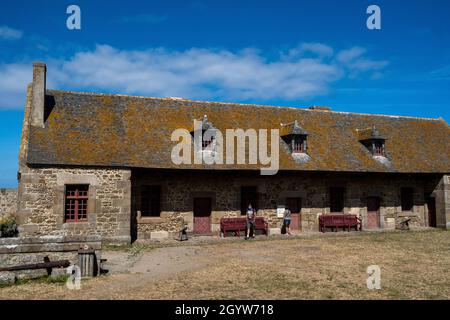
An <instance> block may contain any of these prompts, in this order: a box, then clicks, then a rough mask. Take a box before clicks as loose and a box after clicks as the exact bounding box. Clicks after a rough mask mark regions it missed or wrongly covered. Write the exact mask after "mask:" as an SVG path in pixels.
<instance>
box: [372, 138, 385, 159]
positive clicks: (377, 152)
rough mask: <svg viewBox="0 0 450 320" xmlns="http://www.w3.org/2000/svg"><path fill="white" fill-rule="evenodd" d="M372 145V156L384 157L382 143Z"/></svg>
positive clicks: (377, 142) (376, 142)
mask: <svg viewBox="0 0 450 320" xmlns="http://www.w3.org/2000/svg"><path fill="white" fill-rule="evenodd" d="M374 144H375V145H374V155H375V156H384V141H375V142H374Z"/></svg>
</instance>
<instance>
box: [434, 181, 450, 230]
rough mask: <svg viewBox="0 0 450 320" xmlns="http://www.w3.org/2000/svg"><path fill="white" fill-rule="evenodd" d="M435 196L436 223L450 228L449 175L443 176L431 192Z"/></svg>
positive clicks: (441, 226) (438, 225)
mask: <svg viewBox="0 0 450 320" xmlns="http://www.w3.org/2000/svg"><path fill="white" fill-rule="evenodd" d="M433 194H434V196H435V198H436V225H437V227H440V228H446V229H448V230H450V176H449V175H446V176H443V177H442V179H441V180H440V181H439V184H438V186H437V187H436V189H435V191H434V192H433Z"/></svg>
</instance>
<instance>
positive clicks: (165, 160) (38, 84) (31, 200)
mask: <svg viewBox="0 0 450 320" xmlns="http://www.w3.org/2000/svg"><path fill="white" fill-rule="evenodd" d="M194 120H199V121H200V122H201V124H202V127H201V128H203V130H205V128H208V129H212V130H209V132H210V133H211V132H212V134H210V136H209V137H208V138H205V137H204V139H203V141H201V148H200V149H199V151H198V152H199V153H201V155H203V156H205V157H208V156H209V157H211V156H212V157H215V156H217V154H219V153H218V150H221V149H223V145H221V143H222V144H223V142H220V140H221V139H219V136H215V135H216V134H217V132H226V129H238V128H241V129H244V130H247V129H255V130H256V131H258V130H259V129H270V130H275V129H277V130H278V132H279V133H280V135H279V138H277V140H276V141H275V142H276V143H275V145H276V146H277V149H276V150H278V151H279V158H278V159H279V171H278V172H277V173H276V174H275V175H262V174H261V171H260V168H261V167H264V166H265V164H267V163H265V164H264V163H263V162H262V161H261V159H260V158H259V159H257V161H256V163H255V162H252V161H250V158H251V156H252V155H251V154H250V153H249V151H248V148H246V149H245V150H246V152H245V155H246V159H247V158H248V161H246V162H245V163H243V164H228V163H223V164H221V163H220V162H218V163H214V164H207V163H205V162H203V163H200V164H196V163H195V162H193V163H192V164H189V163H182V164H176V163H174V161H173V158H172V157H171V155H172V153H173V148H174V146H175V145H177V143H178V141H172V139H171V138H172V133H173V132H174V131H175V130H177V129H180V128H181V129H186V130H187V132H193V129H192V128H194V125H193V123H194V122H193V121H194ZM186 130H185V131H186ZM203 132H204V131H202V133H203ZM246 132H247V131H246ZM258 132H259V131H258ZM194 135H195V134H194ZM269 138H270V137H269ZM250 140H251V139H250V138H249V139H247V142H246V144H245V145H244V146H250V144H251V143H253V142H254V141H253V142H252V141H250ZM269 140H270V139H269ZM261 141H262V139H260V140H259V142H261ZM272 146H273V145H272ZM265 147H268V146H267V145H266V146H265ZM233 148H234V147H233ZM268 148H269V147H268ZM193 149H194V150H196V149H195V148H193ZM269 149H271V148H269ZM230 150H231V149H230ZM233 150H235V151H236V149H233ZM272 151H275V149H274V150H271V152H272ZM195 152H196V151H194V153H195ZM191 157H195V155H189V156H188V158H189V159H191ZM19 162H20V163H19V173H18V177H19V189H18V223H19V225H20V232H21V235H67V236H77V235H91V236H92V235H95V236H101V237H102V238H103V239H104V241H121V242H129V241H133V240H135V239H140V238H156V237H165V236H170V235H171V233H174V232H177V231H179V229H180V227H181V225H182V224H183V223H187V225H188V228H189V230H190V231H192V232H195V233H216V232H218V230H219V221H220V218H221V217H223V216H239V215H241V212H242V210H243V208H244V207H245V206H247V204H248V203H252V205H253V206H254V207H256V209H257V212H258V213H257V214H258V215H263V216H265V217H267V219H268V221H269V227H270V228H271V230H272V231H273V232H275V231H276V230H277V229H278V228H280V226H281V219H280V218H279V217H277V214H276V211H277V210H276V209H277V207H278V206H286V205H287V206H288V207H289V208H290V209H291V211H292V212H293V222H292V224H293V226H292V227H293V228H294V229H298V230H299V231H301V232H304V231H317V230H318V216H319V215H321V214H329V213H330V212H333V213H343V214H345V213H352V214H357V215H358V216H360V217H361V219H362V222H363V228H365V229H370V228H394V227H395V225H396V223H397V222H398V221H399V219H403V218H404V217H408V218H411V221H412V222H413V225H416V226H432V227H441V228H450V176H449V174H450V127H449V126H448V124H447V123H446V122H445V121H444V120H443V119H423V118H412V117H395V116H384V115H368V114H356V113H345V112H333V111H331V110H330V109H328V108H323V107H312V108H309V109H300V108H287V107H272V106H257V105H245V104H230V103H218V102H202V101H191V100H185V99H178V98H145V97H134V96H125V95H109V94H96V93H78V92H68V91H58V90H47V89H46V66H45V64H43V63H34V66H33V83H32V84H31V85H30V86H29V87H28V95H27V101H26V107H25V117H24V121H23V133H22V142H21V147H20V159H19Z"/></svg>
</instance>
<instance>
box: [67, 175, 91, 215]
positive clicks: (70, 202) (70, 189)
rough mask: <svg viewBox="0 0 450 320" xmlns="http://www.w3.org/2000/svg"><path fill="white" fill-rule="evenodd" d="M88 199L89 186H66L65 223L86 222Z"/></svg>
mask: <svg viewBox="0 0 450 320" xmlns="http://www.w3.org/2000/svg"><path fill="white" fill-rule="evenodd" d="M88 199H89V185H87V184H85V185H66V198H65V213H64V218H65V221H66V222H80V221H87V205H88Z"/></svg>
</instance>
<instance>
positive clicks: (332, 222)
mask: <svg viewBox="0 0 450 320" xmlns="http://www.w3.org/2000/svg"><path fill="white" fill-rule="evenodd" d="M326 228H332V229H334V231H337V230H338V228H342V229H343V230H345V228H347V231H350V229H351V228H355V230H356V231H358V230H359V231H361V230H362V225H361V220H360V219H359V218H358V216H356V215H354V214H323V215H321V216H319V230H320V231H322V232H325V231H326Z"/></svg>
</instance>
